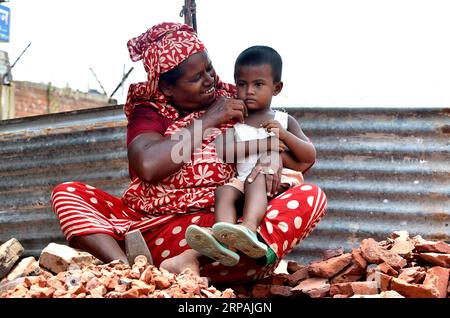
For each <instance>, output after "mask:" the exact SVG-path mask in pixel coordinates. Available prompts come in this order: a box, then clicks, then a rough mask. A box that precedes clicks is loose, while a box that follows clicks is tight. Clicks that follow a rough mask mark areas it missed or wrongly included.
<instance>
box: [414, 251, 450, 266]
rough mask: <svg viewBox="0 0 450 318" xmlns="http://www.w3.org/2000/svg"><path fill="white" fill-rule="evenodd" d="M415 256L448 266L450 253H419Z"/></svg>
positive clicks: (449, 264)
mask: <svg viewBox="0 0 450 318" xmlns="http://www.w3.org/2000/svg"><path fill="white" fill-rule="evenodd" d="M416 257H417V258H418V259H421V260H423V261H425V262H427V263H430V264H433V265H437V266H442V267H447V268H450V254H439V253H420V254H417V255H416Z"/></svg>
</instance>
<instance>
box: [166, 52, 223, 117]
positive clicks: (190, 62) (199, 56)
mask: <svg viewBox="0 0 450 318" xmlns="http://www.w3.org/2000/svg"><path fill="white" fill-rule="evenodd" d="M179 67H180V68H181V73H182V75H181V77H180V78H178V79H177V81H176V82H175V85H169V86H166V87H165V89H164V90H163V92H164V94H165V95H166V96H168V97H169V98H170V99H171V101H172V103H173V104H174V106H175V107H176V108H177V109H178V110H180V111H185V112H192V111H196V110H200V109H203V108H205V107H208V106H209V105H211V104H212V103H213V102H214V100H215V93H216V90H215V83H214V78H215V77H216V73H215V70H214V68H213V66H212V63H211V61H210V59H209V57H208V54H207V53H206V52H199V53H195V54H193V55H192V56H190V57H188V58H187V59H186V60H185V61H183V63H181V64H180V65H179Z"/></svg>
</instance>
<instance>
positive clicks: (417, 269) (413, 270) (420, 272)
mask: <svg viewBox="0 0 450 318" xmlns="http://www.w3.org/2000/svg"><path fill="white" fill-rule="evenodd" d="M425 275H426V271H425V268H424V267H421V266H413V267H408V268H404V269H402V270H401V271H400V274H399V275H398V278H399V279H403V280H404V281H405V282H407V283H415V284H421V283H422V282H423V280H424V278H425Z"/></svg>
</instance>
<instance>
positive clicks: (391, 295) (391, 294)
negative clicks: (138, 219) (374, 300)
mask: <svg viewBox="0 0 450 318" xmlns="http://www.w3.org/2000/svg"><path fill="white" fill-rule="evenodd" d="M380 296H381V298H405V297H403V296H402V295H400V294H399V293H397V292H396V291H395V290H387V291H383V292H381V293H380Z"/></svg>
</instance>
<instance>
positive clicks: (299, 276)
mask: <svg viewBox="0 0 450 318" xmlns="http://www.w3.org/2000/svg"><path fill="white" fill-rule="evenodd" d="M308 277H309V276H308V267H306V266H305V267H302V268H300V269H299V270H298V271H296V272H295V273H293V274H291V275H289V276H288V284H289V285H290V286H297V285H298V283H299V282H300V281H302V280H305V279H306V278H308Z"/></svg>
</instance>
